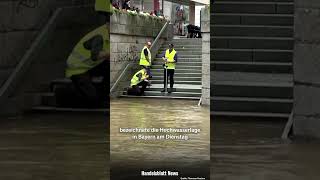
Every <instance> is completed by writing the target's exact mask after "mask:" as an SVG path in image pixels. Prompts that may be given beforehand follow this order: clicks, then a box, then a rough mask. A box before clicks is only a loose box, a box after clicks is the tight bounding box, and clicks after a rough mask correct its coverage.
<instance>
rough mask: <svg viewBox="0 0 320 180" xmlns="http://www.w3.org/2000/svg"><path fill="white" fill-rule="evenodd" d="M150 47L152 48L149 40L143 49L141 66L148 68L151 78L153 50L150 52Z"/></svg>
mask: <svg viewBox="0 0 320 180" xmlns="http://www.w3.org/2000/svg"><path fill="white" fill-rule="evenodd" d="M150 48H151V42H150V41H148V42H147V43H146V44H145V46H144V47H143V49H142V51H141V55H140V63H139V64H140V66H141V67H142V68H145V69H146V70H147V73H148V75H149V77H150V78H151V77H152V75H151V72H150V66H151V52H150Z"/></svg>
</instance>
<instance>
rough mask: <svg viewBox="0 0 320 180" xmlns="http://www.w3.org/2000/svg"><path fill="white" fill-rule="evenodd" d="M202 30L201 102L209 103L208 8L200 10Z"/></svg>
mask: <svg viewBox="0 0 320 180" xmlns="http://www.w3.org/2000/svg"><path fill="white" fill-rule="evenodd" d="M201 31H202V97H201V99H202V104H203V105H210V9H209V7H206V8H203V9H202V10H201Z"/></svg>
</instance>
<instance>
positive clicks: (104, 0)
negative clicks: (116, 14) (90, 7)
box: [94, 0, 113, 13]
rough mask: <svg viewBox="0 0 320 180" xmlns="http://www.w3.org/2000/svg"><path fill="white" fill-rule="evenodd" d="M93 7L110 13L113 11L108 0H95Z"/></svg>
mask: <svg viewBox="0 0 320 180" xmlns="http://www.w3.org/2000/svg"><path fill="white" fill-rule="evenodd" d="M94 9H95V10H96V11H101V12H106V13H110V12H112V11H113V8H112V4H111V3H110V0H96V3H95V6H94Z"/></svg>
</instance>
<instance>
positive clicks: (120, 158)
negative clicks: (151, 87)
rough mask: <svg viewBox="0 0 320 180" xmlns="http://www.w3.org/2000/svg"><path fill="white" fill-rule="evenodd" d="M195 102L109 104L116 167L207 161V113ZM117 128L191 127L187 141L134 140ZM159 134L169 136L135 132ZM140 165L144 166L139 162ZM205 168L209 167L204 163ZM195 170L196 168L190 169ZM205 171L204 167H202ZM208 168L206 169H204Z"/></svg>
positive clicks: (128, 101) (143, 101) (118, 102)
mask: <svg viewBox="0 0 320 180" xmlns="http://www.w3.org/2000/svg"><path fill="white" fill-rule="evenodd" d="M197 103H198V102H197V101H185V100H155V99H118V100H114V101H112V102H111V109H110V115H111V130H110V133H111V134H110V138H111V144H110V147H111V160H112V164H113V166H115V167H118V168H120V167H124V168H129V166H132V167H133V165H135V166H136V167H137V168H138V167H155V168H157V166H160V165H161V166H166V167H169V166H170V167H176V166H178V167H179V166H186V165H189V166H192V165H193V164H195V165H196V164H204V163H206V162H207V163H209V160H210V152H209V151H210V131H209V130H210V120H209V117H210V114H209V113H210V110H209V108H207V107H198V106H197ZM120 128H194V129H200V130H201V131H200V133H198V134H192V133H191V134H190V133H182V134H183V135H185V134H187V135H188V137H189V138H190V139H189V140H149V141H147V140H133V139H132V135H134V134H127V133H120V132H119V129H120ZM135 134H136V135H138V134H143V135H157V134H158V135H161V134H170V133H135ZM141 162H143V163H141ZM207 165H208V164H207ZM193 168H194V169H196V167H193ZM204 169H205V167H204ZM207 169H209V168H208V167H207Z"/></svg>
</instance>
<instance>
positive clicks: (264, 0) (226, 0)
mask: <svg viewBox="0 0 320 180" xmlns="http://www.w3.org/2000/svg"><path fill="white" fill-rule="evenodd" d="M230 1H231V2H243V1H244V0H215V1H214V3H216V2H230ZM246 1H249V2H293V1H294V0H246Z"/></svg>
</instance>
